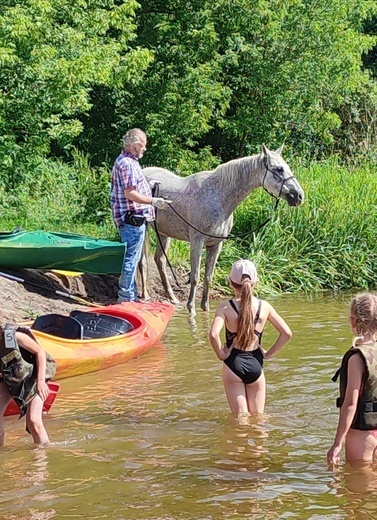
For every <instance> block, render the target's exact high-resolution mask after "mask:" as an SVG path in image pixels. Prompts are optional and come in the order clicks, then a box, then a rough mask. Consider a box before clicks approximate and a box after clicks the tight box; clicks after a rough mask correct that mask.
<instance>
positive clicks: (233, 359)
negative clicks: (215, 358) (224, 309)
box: [224, 300, 263, 385]
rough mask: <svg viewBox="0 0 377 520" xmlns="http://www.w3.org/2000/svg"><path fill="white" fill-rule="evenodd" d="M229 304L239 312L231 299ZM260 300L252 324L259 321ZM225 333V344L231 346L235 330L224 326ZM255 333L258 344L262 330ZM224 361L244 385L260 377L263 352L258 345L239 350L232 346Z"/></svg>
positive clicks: (260, 340)
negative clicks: (251, 348)
mask: <svg viewBox="0 0 377 520" xmlns="http://www.w3.org/2000/svg"><path fill="white" fill-rule="evenodd" d="M229 303H230V305H231V306H232V308H233V309H234V310H235V311H236V313H237V314H239V311H238V309H237V307H236V306H235V304H234V302H233V301H232V300H229ZM261 305H262V301H261V300H258V310H257V313H256V315H255V318H254V325H256V324H257V323H258V321H259V315H260V310H261ZM225 333H226V345H227V347H228V348H229V347H231V346H232V343H233V340H234V338H235V337H236V336H237V333H236V332H230V331H229V330H228V329H227V328H226V327H225ZM254 333H255V335H256V336H257V337H258V339H259V344H261V342H262V332H259V331H257V330H255V331H254ZM224 363H225V364H226V365H227V366H228V367H229V368H230V370H231V371H232V372H234V373H235V374H236V376H238V377H239V378H240V379H241V380H242V382H243V383H245V385H249V384H251V383H254V382H255V381H256V380H257V379H259V378H260V376H261V375H262V372H263V354H262V351H261V349H260V348H259V347H258V348H256V349H255V350H241V349H239V348H235V347H233V348H232V350H231V352H230V355H229V357H228V358H227V359H225V361H224Z"/></svg>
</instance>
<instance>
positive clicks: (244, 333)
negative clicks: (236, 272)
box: [230, 276, 255, 350]
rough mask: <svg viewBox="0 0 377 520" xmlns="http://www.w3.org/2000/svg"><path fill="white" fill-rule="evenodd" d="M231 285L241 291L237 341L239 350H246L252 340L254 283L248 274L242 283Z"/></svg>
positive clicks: (253, 335) (232, 283)
mask: <svg viewBox="0 0 377 520" xmlns="http://www.w3.org/2000/svg"><path fill="white" fill-rule="evenodd" d="M230 283H231V285H232V286H233V287H234V288H235V289H237V290H239V291H241V303H240V314H239V316H238V326H237V343H238V347H239V348H240V349H241V350H246V348H247V347H249V346H250V343H251V342H252V341H253V339H254V337H255V334H254V315H253V306H252V303H253V290H254V283H252V281H251V279H250V278H249V277H248V276H245V277H244V278H243V279H242V284H238V283H234V282H232V280H230Z"/></svg>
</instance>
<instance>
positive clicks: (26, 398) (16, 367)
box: [0, 327, 55, 446]
mask: <svg viewBox="0 0 377 520" xmlns="http://www.w3.org/2000/svg"><path fill="white" fill-rule="evenodd" d="M47 357H49V356H48V355H46V353H45V351H44V350H43V349H42V347H41V346H40V345H39V344H38V343H37V341H36V340H35V338H34V336H33V335H32V334H31V333H30V332H29V331H28V330H27V329H23V328H21V327H20V328H18V329H17V328H16V329H15V328H7V327H5V328H3V327H0V446H2V445H3V444H4V424H3V415H4V412H5V410H6V408H7V406H8V404H9V402H10V401H11V399H12V397H13V398H14V399H15V401H16V402H17V403H18V404H19V405H20V409H21V416H22V415H26V430H27V431H28V432H29V433H30V434H31V435H32V437H33V440H34V442H35V443H36V444H47V443H48V442H49V439H48V435H47V432H46V430H45V427H44V425H43V421H42V412H43V402H44V401H45V400H46V399H47V397H48V395H49V393H50V391H49V388H48V385H47V383H46V366H47ZM49 360H51V362H52V363H50V361H49V364H51V365H52V372H54V371H55V362H54V361H53V360H52V358H49Z"/></svg>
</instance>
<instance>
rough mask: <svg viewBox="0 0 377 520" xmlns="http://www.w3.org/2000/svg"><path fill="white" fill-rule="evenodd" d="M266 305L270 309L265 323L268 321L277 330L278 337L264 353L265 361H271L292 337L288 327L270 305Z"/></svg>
mask: <svg viewBox="0 0 377 520" xmlns="http://www.w3.org/2000/svg"><path fill="white" fill-rule="evenodd" d="M268 305H269V306H270V309H269V313H268V316H267V321H269V322H270V323H271V325H272V326H273V327H274V328H275V329H276V330H277V332H278V333H279V336H278V337H277V339H276V341H275V343H274V344H273V345H272V347H270V348H269V349H268V350H267V352H265V354H264V358H265V359H271V358H272V357H274V356H275V355H276V354H277V353H278V352H279V350H281V349H282V348H283V347H284V345H285V344H286V343H287V342H288V341H289V340H290V339H291V337H292V331H291V329H290V328H289V327H288V325H287V323H286V322H285V321H284V320H283V318H282V317H281V316H280V314H278V313H277V312H276V311H275V309H274V308H273V307H272V305H270V304H269V303H268Z"/></svg>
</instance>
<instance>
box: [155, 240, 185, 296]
mask: <svg viewBox="0 0 377 520" xmlns="http://www.w3.org/2000/svg"><path fill="white" fill-rule="evenodd" d="M170 242H171V238H169V237H166V236H164V235H159V237H157V246H156V253H155V255H154V260H155V262H156V265H157V268H158V272H159V273H160V278H161V282H162V285H163V287H164V291H165V294H166V296H167V297H168V298H169V300H170V301H171V302H172V303H174V304H175V305H177V304H178V303H179V300H177V298H176V297H175V296H174V293H173V289H172V288H171V285H170V282H169V279H168V274H167V271H166V256H165V254H167V252H168V249H169V246H170ZM164 252H165V253H164Z"/></svg>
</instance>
